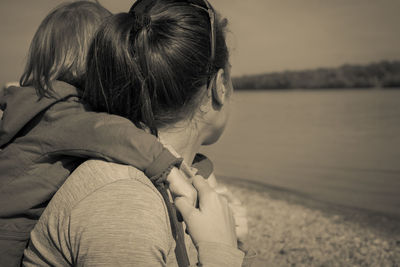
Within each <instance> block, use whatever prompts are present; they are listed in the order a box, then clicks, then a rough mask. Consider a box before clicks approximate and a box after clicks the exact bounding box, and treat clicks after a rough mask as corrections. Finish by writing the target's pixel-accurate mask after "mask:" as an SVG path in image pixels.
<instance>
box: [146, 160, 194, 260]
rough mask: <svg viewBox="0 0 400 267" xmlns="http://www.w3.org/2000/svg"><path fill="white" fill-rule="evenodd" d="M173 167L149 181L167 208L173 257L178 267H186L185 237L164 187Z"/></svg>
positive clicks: (187, 258) (174, 208)
mask: <svg viewBox="0 0 400 267" xmlns="http://www.w3.org/2000/svg"><path fill="white" fill-rule="evenodd" d="M173 167H174V166H171V167H170V168H169V171H168V170H167V171H165V172H164V173H163V175H162V176H161V177H160V176H159V177H157V179H150V180H151V181H152V182H153V184H154V186H155V187H156V188H157V190H158V191H159V192H160V194H161V196H162V197H163V199H164V202H165V205H166V206H167V210H168V216H169V221H170V224H171V230H172V236H173V237H174V240H175V244H176V246H175V256H176V261H177V262H178V266H179V267H188V266H189V265H190V262H189V257H188V255H187V251H186V246H185V236H184V232H183V226H182V223H181V222H179V221H178V217H177V214H176V207H175V205H174V203H171V201H170V200H169V195H168V192H167V187H166V180H167V176H168V174H169V172H170V171H171V169H172V168H173Z"/></svg>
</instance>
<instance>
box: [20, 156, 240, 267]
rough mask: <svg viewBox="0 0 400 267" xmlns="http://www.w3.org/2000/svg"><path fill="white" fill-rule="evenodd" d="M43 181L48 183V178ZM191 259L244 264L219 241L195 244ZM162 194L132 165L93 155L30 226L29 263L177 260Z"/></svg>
mask: <svg viewBox="0 0 400 267" xmlns="http://www.w3.org/2000/svg"><path fill="white" fill-rule="evenodd" d="M42 186H46V185H45V184H44V185H42ZM185 242H186V247H187V249H188V255H189V258H190V263H191V265H196V263H197V262H199V263H201V264H202V266H229V267H233V266H241V263H242V260H243V256H244V253H243V252H241V251H240V250H238V249H236V248H233V247H228V246H226V245H223V244H218V243H200V244H198V247H197V249H196V248H195V247H194V245H193V243H192V242H191V240H190V237H189V236H188V235H186V236H185ZM174 249H175V241H174V239H173V236H172V233H171V227H170V223H169V218H168V212H167V208H166V206H165V203H164V201H163V198H162V196H161V195H160V193H159V192H158V191H157V189H156V188H155V187H154V186H153V184H152V183H151V182H150V181H149V179H148V178H147V177H146V176H145V175H144V174H143V172H141V171H139V170H138V169H135V168H134V167H131V166H126V165H120V164H114V163H108V162H104V161H100V160H89V161H86V162H85V163H83V164H82V165H81V166H79V168H77V169H76V170H75V171H74V172H73V173H72V174H71V176H70V177H69V178H68V179H67V181H66V182H65V184H64V185H63V186H62V187H61V188H60V189H59V190H58V192H57V193H56V194H55V195H54V197H53V199H52V200H51V202H50V203H49V205H48V207H47V208H46V210H45V211H44V213H43V214H42V216H41V217H40V220H39V221H38V223H37V224H36V226H35V228H34V229H33V230H32V232H31V241H30V243H29V246H28V248H27V249H25V253H24V260H23V264H24V265H25V266H177V262H176V258H175V252H174Z"/></svg>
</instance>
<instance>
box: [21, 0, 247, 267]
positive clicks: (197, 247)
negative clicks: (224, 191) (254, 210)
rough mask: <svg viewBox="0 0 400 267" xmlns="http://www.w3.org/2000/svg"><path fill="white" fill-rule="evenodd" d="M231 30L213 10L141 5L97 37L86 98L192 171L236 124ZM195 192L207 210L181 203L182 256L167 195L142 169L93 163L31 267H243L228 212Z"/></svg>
mask: <svg viewBox="0 0 400 267" xmlns="http://www.w3.org/2000/svg"><path fill="white" fill-rule="evenodd" d="M226 24H227V22H226V20H224V19H221V18H220V16H219V15H218V14H216V13H215V12H214V10H213V9H212V7H211V6H210V5H209V3H208V2H207V1H203V0H199V1H179V0H168V1H159V0H142V1H140V0H139V1H137V2H136V3H135V4H134V5H133V6H132V8H131V10H130V11H129V13H121V14H117V15H115V16H113V17H111V18H110V19H109V20H108V21H107V22H106V23H104V24H103V25H102V26H101V27H100V29H99V31H98V32H97V34H96V37H95V39H94V41H93V43H92V46H91V48H90V52H89V59H88V70H87V81H86V86H85V88H86V91H85V96H84V99H85V100H86V101H87V102H88V103H89V104H90V105H91V106H92V108H94V109H95V110H96V111H106V112H109V113H112V114H116V115H119V116H123V117H126V118H128V119H129V120H131V121H132V122H133V123H135V124H136V126H138V127H140V128H143V129H145V130H148V131H149V132H151V133H153V134H154V135H156V136H158V138H159V140H160V141H161V142H162V143H164V144H166V145H169V146H171V147H173V148H174V149H175V150H176V152H177V153H178V154H179V155H180V156H182V157H183V159H184V162H186V163H188V164H190V163H191V162H193V159H194V157H195V154H196V153H197V151H198V150H199V148H200V146H201V145H209V144H213V143H214V142H216V141H217V140H218V139H219V137H220V135H221V134H222V132H223V130H224V128H225V124H226V122H227V119H228V115H229V105H230V96H231V94H232V90H233V89H232V84H231V79H230V65H229V63H228V50H227V47H226V42H225V35H224V30H225V27H226ZM193 184H194V186H195V188H196V189H197V191H198V194H199V209H196V208H194V207H192V206H191V203H190V202H189V201H188V200H187V199H186V198H181V197H177V198H175V200H174V201H175V205H176V207H177V208H178V210H179V211H180V212H181V213H182V215H183V218H184V220H185V223H186V225H187V232H189V234H190V237H191V240H192V242H193V244H194V246H193V245H191V241H190V239H189V236H188V235H185V237H184V238H185V244H186V249H185V250H184V252H182V251H181V250H180V249H179V248H178V247H177V246H180V245H179V244H181V241H182V235H181V233H182V232H181V231H180V225H179V224H176V220H175V219H176V218H174V216H175V214H174V210H173V209H171V206H170V204H169V203H168V202H169V198H168V199H167V201H165V200H166V194H165V191H163V190H160V188H161V189H163V188H162V186H160V187H158V186H157V189H159V190H160V192H159V191H158V190H157V189H156V187H155V186H154V185H152V184H151V183H150V182H149V181H148V179H147V177H146V176H145V174H144V173H143V172H141V171H140V170H138V169H136V168H134V167H131V166H124V165H120V164H114V163H107V162H103V161H99V160H90V161H87V162H85V163H84V164H82V165H81V166H80V167H79V168H78V169H77V170H75V172H74V173H73V174H72V175H71V176H70V177H69V178H68V180H67V182H66V183H65V184H64V185H63V186H62V187H61V188H60V190H59V191H58V192H57V194H56V195H55V196H54V197H53V199H52V201H51V202H50V204H49V206H48V207H47V209H46V210H45V212H44V213H43V215H42V217H41V218H40V220H39V222H38V224H37V225H36V227H35V229H34V230H33V231H32V233H31V242H30V243H29V246H28V248H27V249H26V250H25V258H24V264H25V265H54V266H58V265H95V266H97V265H112V266H114V265H134V266H176V265H177V264H179V266H187V265H189V262H190V264H191V265H194V264H196V263H197V262H199V263H200V264H202V265H203V266H240V265H241V263H242V260H243V256H244V253H243V252H241V251H240V250H239V249H238V248H237V239H236V235H235V224H234V220H233V217H232V213H231V211H230V209H229V208H228V203H227V202H226V200H224V198H222V197H219V196H218V195H217V194H216V193H215V191H213V190H212V189H211V188H210V187H209V186H208V185H207V183H206V182H205V181H204V179H203V178H201V177H199V176H195V177H194V178H193ZM167 193H168V192H167ZM167 197H168V195H167ZM177 248H178V249H177ZM186 252H187V254H188V255H186ZM187 256H188V257H189V262H188V261H187V258H186V257H187Z"/></svg>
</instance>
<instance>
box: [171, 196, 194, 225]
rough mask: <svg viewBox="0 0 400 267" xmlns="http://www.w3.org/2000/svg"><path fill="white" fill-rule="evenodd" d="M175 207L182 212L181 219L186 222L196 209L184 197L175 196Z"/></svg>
mask: <svg viewBox="0 0 400 267" xmlns="http://www.w3.org/2000/svg"><path fill="white" fill-rule="evenodd" d="M175 207H176V208H177V209H178V210H179V212H180V213H181V214H182V217H183V220H185V221H186V222H188V221H189V219H190V217H191V216H192V214H194V213H195V212H196V211H197V210H196V208H195V207H193V205H192V203H190V202H189V201H188V199H187V198H185V197H177V198H175Z"/></svg>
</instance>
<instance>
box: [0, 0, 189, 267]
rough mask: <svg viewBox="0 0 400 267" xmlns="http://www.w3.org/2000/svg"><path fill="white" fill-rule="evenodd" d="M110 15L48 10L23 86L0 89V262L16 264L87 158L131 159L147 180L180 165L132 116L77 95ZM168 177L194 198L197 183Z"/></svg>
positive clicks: (83, 5)
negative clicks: (99, 108) (94, 106)
mask: <svg viewBox="0 0 400 267" xmlns="http://www.w3.org/2000/svg"><path fill="white" fill-rule="evenodd" d="M109 16H111V13H110V12H109V11H108V10H106V9H105V8H104V7H102V6H101V5H99V4H96V3H93V2H87V1H77V2H73V3H66V4H63V5H60V6H58V7H57V8H55V9H54V10H52V11H51V12H50V13H49V14H48V15H47V16H46V17H45V18H44V20H43V21H42V23H41V24H40V26H39V28H38V30H37V31H36V33H35V35H34V38H33V40H32V42H31V47H30V52H29V56H28V60H27V64H26V68H25V72H24V74H23V75H22V78H21V85H22V87H19V86H10V87H9V88H6V89H5V95H4V96H3V95H2V94H1V95H0V108H1V109H2V110H3V109H4V114H3V116H2V118H1V120H0V203H1V205H0V266H18V265H20V263H21V260H22V256H23V252H24V249H25V248H26V245H27V243H28V240H29V234H30V231H31V230H32V229H33V227H34V226H35V224H36V222H37V220H38V219H39V217H40V215H41V214H42V212H43V211H44V209H45V207H46V206H47V203H48V202H49V200H50V199H51V197H52V196H53V195H54V194H55V192H56V191H57V190H58V188H59V187H60V186H61V185H62V184H63V183H64V181H65V180H66V178H67V177H68V176H69V174H70V173H71V172H72V171H73V170H74V169H75V168H76V167H78V166H79V165H80V164H81V163H82V162H83V161H84V160H85V159H88V158H97V159H104V160H107V161H112V162H118V163H123V164H129V165H132V166H135V167H137V168H139V169H141V170H144V171H145V172H146V174H147V175H148V176H149V177H151V179H153V180H158V178H160V177H161V178H163V179H165V178H166V177H167V174H168V173H169V171H171V168H172V166H174V165H175V164H176V165H179V162H180V160H179V159H177V158H176V157H174V156H173V155H172V154H171V153H170V152H169V151H168V150H167V149H165V148H164V146H163V145H162V144H161V143H160V142H158V141H157V139H156V138H155V137H154V136H152V135H150V134H149V133H146V132H145V131H143V130H140V129H138V128H137V127H135V125H134V124H133V123H132V122H131V121H129V120H127V119H125V118H122V117H119V116H114V115H110V114H107V113H95V112H90V111H88V110H87V109H86V107H85V106H84V105H83V104H82V103H80V101H79V97H80V95H81V93H80V92H81V91H83V90H82V88H83V86H84V83H85V82H84V77H85V72H86V58H87V54H88V50H89V46H90V44H91V41H92V39H93V37H94V34H95V32H96V30H97V28H98V27H99V26H100V24H101V23H102V22H103V21H104V20H105V19H106V18H107V17H109ZM0 115H1V113H0ZM174 173H175V174H176V175H174ZM168 182H170V183H171V184H172V185H173V187H174V188H175V189H174V190H173V191H175V193H178V194H179V192H182V191H183V190H182V188H185V189H186V190H185V191H186V192H187V190H190V188H191V189H192V190H193V194H192V196H193V197H192V198H193V203H195V198H196V197H195V195H196V192H195V189H194V188H193V187H192V185H191V184H190V183H188V182H187V181H186V180H185V178H183V177H182V176H181V175H179V172H178V171H177V169H176V168H175V169H174V172H172V173H171V175H169V176H168ZM186 195H187V193H186ZM187 196H188V197H191V196H190V195H187Z"/></svg>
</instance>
